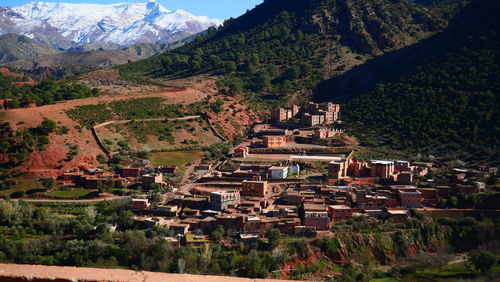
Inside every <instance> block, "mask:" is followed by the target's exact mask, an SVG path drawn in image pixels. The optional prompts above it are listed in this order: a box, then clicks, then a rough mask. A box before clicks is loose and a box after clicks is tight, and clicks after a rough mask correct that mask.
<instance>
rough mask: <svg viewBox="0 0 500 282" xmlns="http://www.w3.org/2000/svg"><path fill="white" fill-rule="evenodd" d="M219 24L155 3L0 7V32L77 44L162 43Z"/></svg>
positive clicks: (150, 1)
mask: <svg viewBox="0 0 500 282" xmlns="http://www.w3.org/2000/svg"><path fill="white" fill-rule="evenodd" d="M221 23H222V21H220V20H217V19H209V18H208V17H203V16H194V15H192V14H190V13H188V12H186V11H183V10H175V11H170V10H168V9H166V8H165V7H163V6H162V5H160V4H159V3H157V2H156V1H155V0H149V2H146V3H123V4H111V5H99V4H69V3H46V2H30V3H27V4H25V5H21V6H17V7H12V8H9V7H0V34H4V33H9V32H15V33H19V34H23V35H26V36H28V37H32V38H36V37H38V35H42V36H44V37H50V38H54V39H58V40H69V41H73V42H78V43H94V42H107V43H114V44H119V45H130V44H135V43H154V42H158V41H162V42H168V41H174V40H179V39H182V38H184V37H187V36H190V35H192V34H196V33H199V32H201V31H203V30H205V29H207V28H208V27H210V26H217V25H220V24H221Z"/></svg>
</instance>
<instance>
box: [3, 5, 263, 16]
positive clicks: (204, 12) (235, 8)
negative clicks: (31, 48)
mask: <svg viewBox="0 0 500 282" xmlns="http://www.w3.org/2000/svg"><path fill="white" fill-rule="evenodd" d="M32 1H34V0H0V6H11V7H12V6H19V5H22V4H25V3H28V2H32ZM38 1H41V2H54V3H58V2H59V3H98V4H114V3H137V2H146V1H147V0H60V1H57V0H38ZM157 2H159V3H160V4H161V5H163V6H164V7H165V8H167V9H169V10H176V9H182V10H185V11H188V12H190V13H192V14H195V15H197V16H208V17H211V18H218V19H228V18H230V17H234V18H235V17H238V16H240V15H242V14H244V13H245V11H246V10H247V9H252V8H253V7H255V5H258V4H260V3H262V2H263V0H157Z"/></svg>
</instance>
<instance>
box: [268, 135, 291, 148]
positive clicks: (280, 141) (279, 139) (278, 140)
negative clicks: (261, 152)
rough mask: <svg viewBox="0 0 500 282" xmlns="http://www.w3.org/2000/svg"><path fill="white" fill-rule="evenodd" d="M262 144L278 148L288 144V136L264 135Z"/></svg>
mask: <svg viewBox="0 0 500 282" xmlns="http://www.w3.org/2000/svg"><path fill="white" fill-rule="evenodd" d="M262 144H263V145H264V147H266V148H277V147H283V146H285V145H286V136H270V135H266V136H262Z"/></svg>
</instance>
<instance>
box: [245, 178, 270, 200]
mask: <svg viewBox="0 0 500 282" xmlns="http://www.w3.org/2000/svg"><path fill="white" fill-rule="evenodd" d="M268 193H269V185H268V183H267V181H260V180H244V181H243V182H242V183H241V195H243V196H255V197H266V196H267V194H268Z"/></svg>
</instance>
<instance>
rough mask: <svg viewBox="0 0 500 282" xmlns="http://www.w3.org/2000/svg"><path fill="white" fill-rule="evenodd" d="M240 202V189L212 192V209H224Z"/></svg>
mask: <svg viewBox="0 0 500 282" xmlns="http://www.w3.org/2000/svg"><path fill="white" fill-rule="evenodd" d="M239 203H240V192H239V191H218V192H212V193H210V209H212V210H214V211H223V210H225V209H227V208H228V207H229V206H236V205H238V204H239Z"/></svg>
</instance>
